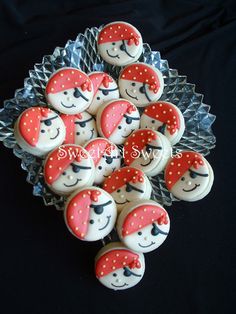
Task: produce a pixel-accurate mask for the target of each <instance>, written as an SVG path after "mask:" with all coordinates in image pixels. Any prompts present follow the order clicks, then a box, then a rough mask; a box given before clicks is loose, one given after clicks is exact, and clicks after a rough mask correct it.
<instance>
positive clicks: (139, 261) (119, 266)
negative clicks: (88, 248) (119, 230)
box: [95, 242, 145, 290]
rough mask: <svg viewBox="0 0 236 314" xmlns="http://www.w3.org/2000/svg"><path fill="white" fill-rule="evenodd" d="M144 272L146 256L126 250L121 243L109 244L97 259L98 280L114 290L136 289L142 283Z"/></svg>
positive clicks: (96, 272)
mask: <svg viewBox="0 0 236 314" xmlns="http://www.w3.org/2000/svg"><path fill="white" fill-rule="evenodd" d="M144 272H145V260H144V255H143V254H142V253H138V252H134V251H132V250H130V249H128V248H126V247H125V246H124V245H123V244H122V243H120V242H113V243H109V244H107V245H106V246H105V247H103V248H102V249H101V250H100V251H99V252H98V254H97V256H96V257H95V274H96V277H97V279H98V280H99V281H100V283H101V284H103V285H104V286H105V287H107V288H110V289H113V290H124V289H129V288H131V287H134V286H135V285H136V284H138V283H139V282H140V280H141V279H142V277H143V275H144Z"/></svg>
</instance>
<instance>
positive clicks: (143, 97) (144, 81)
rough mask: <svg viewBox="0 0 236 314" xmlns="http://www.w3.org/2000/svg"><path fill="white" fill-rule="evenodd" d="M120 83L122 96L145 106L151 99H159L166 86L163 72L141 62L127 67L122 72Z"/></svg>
mask: <svg viewBox="0 0 236 314" xmlns="http://www.w3.org/2000/svg"><path fill="white" fill-rule="evenodd" d="M118 84H119V89H120V94H121V96H122V97H124V98H126V99H128V100H130V101H132V102H133V103H134V104H135V105H136V106H137V107H145V106H146V105H147V104H148V103H150V102H151V101H156V100H158V99H159V98H160V97H161V95H162V92H163V88H164V81H163V77H162V74H161V72H160V71H159V70H158V69H157V68H154V67H153V66H151V65H148V64H146V63H141V62H140V63H134V64H131V65H128V66H127V67H125V68H124V69H123V70H122V71H121V73H120V77H119V81H118Z"/></svg>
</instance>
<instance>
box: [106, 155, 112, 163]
mask: <svg viewBox="0 0 236 314" xmlns="http://www.w3.org/2000/svg"><path fill="white" fill-rule="evenodd" d="M106 163H107V164H108V165H110V164H111V163H112V158H111V157H109V156H107V157H106Z"/></svg>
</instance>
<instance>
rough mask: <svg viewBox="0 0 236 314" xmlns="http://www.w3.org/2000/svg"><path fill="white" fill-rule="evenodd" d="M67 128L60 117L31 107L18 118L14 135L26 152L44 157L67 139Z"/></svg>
mask: <svg viewBox="0 0 236 314" xmlns="http://www.w3.org/2000/svg"><path fill="white" fill-rule="evenodd" d="M65 133H66V131H65V126H64V124H63V121H62V120H61V118H60V117H59V115H58V114H57V113H56V112H54V111H52V110H50V109H48V108H44V107H31V108H28V109H26V110H25V111H23V113H22V114H21V115H20V116H19V117H18V119H17V121H16V123H15V128H14V135H15V138H16V141H17V143H18V144H19V145H20V147H21V148H23V149H24V150H25V151H26V152H28V153H30V154H32V155H35V156H44V155H46V154H47V153H48V152H50V151H51V150H53V149H54V148H56V147H57V146H59V145H61V144H62V143H63V141H64V139H65Z"/></svg>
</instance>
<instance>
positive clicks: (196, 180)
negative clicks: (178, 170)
mask: <svg viewBox="0 0 236 314" xmlns="http://www.w3.org/2000/svg"><path fill="white" fill-rule="evenodd" d="M204 163H205V164H204V165H203V166H201V167H199V169H195V168H194V167H191V168H190V169H189V170H188V171H186V172H185V173H184V175H183V176H182V177H181V178H180V179H179V180H178V181H177V182H176V183H175V184H174V185H173V187H172V188H171V193H173V194H174V195H175V196H176V197H177V198H179V199H182V200H186V201H194V200H195V199H198V198H199V197H200V198H202V197H201V195H203V194H207V193H208V192H209V190H210V187H211V185H212V181H213V172H212V170H211V166H210V165H209V164H208V162H207V161H206V160H205V161H204Z"/></svg>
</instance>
